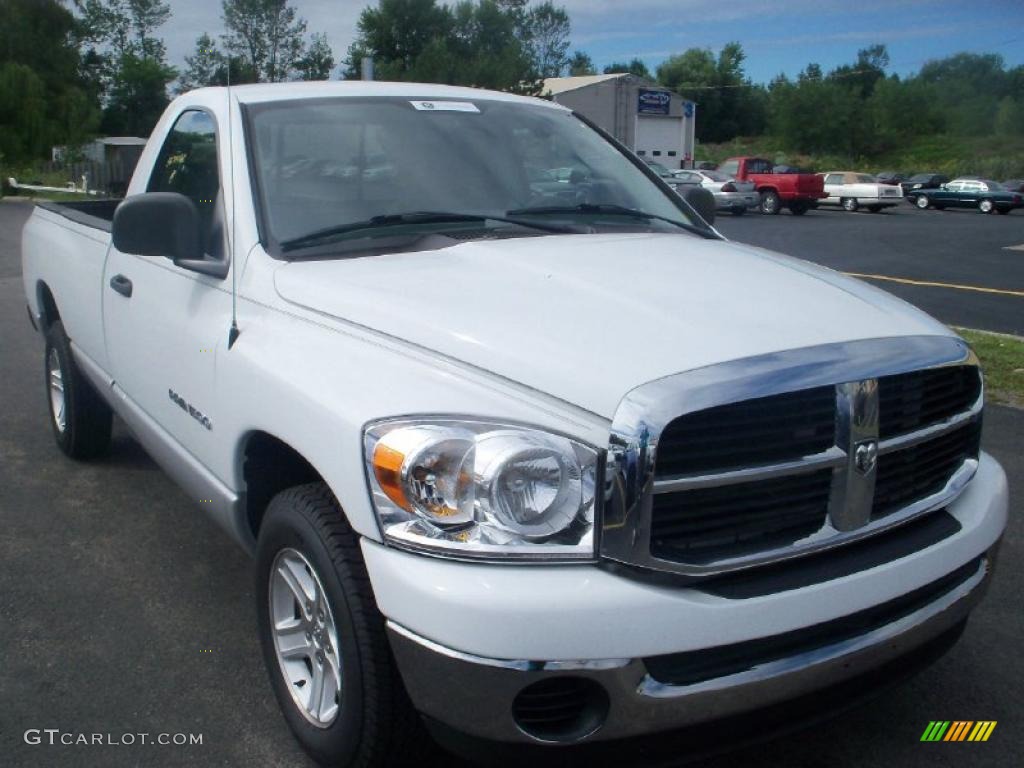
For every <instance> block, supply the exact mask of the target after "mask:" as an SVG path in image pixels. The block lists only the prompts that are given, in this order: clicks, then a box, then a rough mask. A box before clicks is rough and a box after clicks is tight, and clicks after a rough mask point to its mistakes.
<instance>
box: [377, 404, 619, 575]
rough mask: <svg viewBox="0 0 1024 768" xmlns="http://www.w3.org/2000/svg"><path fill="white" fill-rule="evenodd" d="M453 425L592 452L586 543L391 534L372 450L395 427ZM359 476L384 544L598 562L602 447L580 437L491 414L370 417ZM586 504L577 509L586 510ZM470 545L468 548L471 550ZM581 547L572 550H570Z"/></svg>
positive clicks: (430, 551) (443, 555)
mask: <svg viewBox="0 0 1024 768" xmlns="http://www.w3.org/2000/svg"><path fill="white" fill-rule="evenodd" d="M424 426H436V427H442V428H443V427H453V428H463V429H465V428H469V429H476V430H479V432H477V434H480V435H483V434H488V433H489V432H491V431H499V430H513V431H515V430H518V431H522V432H524V433H534V434H540V435H544V436H547V437H552V438H556V439H560V440H566V441H568V442H569V443H570V444H571V445H572V446H573V447H574V450H576V452H577V455H579V453H580V450H581V449H582V451H584V452H587V453H588V454H589V455H590V459H591V461H592V465H591V464H588V466H592V467H593V499H592V500H591V502H590V504H589V510H590V512H589V517H590V521H589V531H587V532H586V537H585V538H586V542H587V543H585V544H584V543H582V542H581V543H580V544H569V545H567V544H558V543H529V544H515V545H481V544H479V543H474V544H473V545H470V546H467V545H466V544H463V543H457V542H451V541H445V540H440V539H438V540H430V541H429V542H427V541H423V542H421V541H416V540H409V539H405V538H398V537H396V536H394V535H392V534H391V533H389V530H388V529H389V528H390V527H392V526H389V525H388V524H387V523H386V521H385V519H384V514H382V509H381V505H382V504H388V503H391V504H393V502H390V500H389V499H388V498H387V495H386V494H384V492H383V491H382V490H381V488H380V487H379V486H378V484H377V480H376V478H375V476H374V470H373V454H374V449H375V448H376V446H377V443H378V442H379V441H380V439H381V438H382V437H383V436H384V435H385V434H387V433H388V432H391V431H393V430H395V429H401V428H407V427H424ZM362 450H363V469H364V472H363V475H364V479H365V482H366V487H367V493H368V494H369V498H370V505H371V507H372V509H373V513H374V518H375V520H376V523H377V528H378V531H379V532H380V537H381V541H382V543H383V544H384V545H385V546H388V547H393V548H395V549H400V550H404V551H407V552H411V553H415V554H419V555H423V556H427V557H435V558H440V559H444V560H457V561H465V562H476V563H490V564H520V565H558V564H589V565H594V564H596V563H597V562H598V561H599V560H600V547H601V542H600V537H601V515H602V508H603V502H604V497H605V491H604V474H605V464H606V458H607V451H606V449H605V448H599V447H597V446H595V445H593V444H591V443H589V442H587V441H585V440H581V439H580V438H578V437H575V436H573V435H570V434H567V433H565V432H561V431H559V430H557V429H550V428H548V427H544V426H538V425H535V424H530V423H527V422H522V421H517V420H514V419H504V418H495V417H491V416H478V415H468V414H450V413H436V414H435V413H425V414H404V415H400V416H393V417H385V418H380V419H374V420H373V421H369V422H367V423H366V424H364V425H363V429H362ZM586 508H587V507H581V510H582V509H586ZM471 547H472V548H471ZM574 547H575V548H578V550H579V551H572V550H573V548H574Z"/></svg>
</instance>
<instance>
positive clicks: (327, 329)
mask: <svg viewBox="0 0 1024 768" xmlns="http://www.w3.org/2000/svg"><path fill="white" fill-rule="evenodd" d="M239 326H240V328H241V329H242V330H241V334H240V336H239V337H238V341H237V342H236V343H235V345H234V347H233V348H232V350H231V351H230V352H229V353H227V355H225V357H224V358H223V363H221V362H220V361H218V375H217V380H218V395H219V400H220V403H219V407H218V412H219V414H220V415H219V428H223V430H224V431H225V432H226V433H227V434H228V435H229V436H230V438H229V439H230V443H231V449H230V450H228V451H225V452H224V454H223V461H222V465H221V466H220V467H218V468H217V470H216V471H217V472H218V474H220V476H221V477H224V478H226V479H227V482H228V483H229V484H230V485H232V486H233V487H234V488H238V489H242V488H243V487H244V479H243V466H242V465H243V461H244V450H245V441H246V438H247V436H248V435H250V434H251V433H252V432H253V431H262V432H267V433H269V434H271V435H274V436H275V437H277V438H278V439H280V440H282V441H284V442H285V443H287V444H288V445H289V446H291V447H292V448H293V449H294V450H295V451H297V452H298V453H299V454H300V455H301V456H302V457H303V458H305V459H306V461H308V462H309V463H310V464H311V465H312V466H313V468H314V469H316V470H317V472H318V473H319V474H320V475H321V477H323V479H324V480H325V482H326V483H327V484H328V485H329V486H330V488H331V490H332V491H333V492H334V494H335V495H336V496H337V498H338V501H339V502H340V504H341V506H342V508H343V509H344V510H345V512H346V515H347V516H348V518H349V522H350V524H351V525H352V527H353V528H354V529H355V530H356V531H357V532H359V533H360V534H362V535H363V536H368V537H370V538H373V539H375V540H378V541H379V540H380V532H379V530H378V527H377V522H376V516H375V515H374V513H373V510H372V506H371V504H370V499H369V493H368V490H367V484H366V477H365V473H364V467H363V448H362V436H363V428H364V426H365V425H366V424H367V422H370V421H374V420H377V419H381V418H387V417H393V416H403V415H410V414H418V413H438V414H441V413H443V414H459V415H462V414H465V415H470V416H477V417H487V418H495V419H510V420H515V421H520V422H526V423H530V424H535V425H537V426H540V427H547V428H550V429H553V430H557V431H559V432H562V433H565V434H569V435H572V436H573V437H575V438H577V439H579V440H582V441H584V442H587V443H590V444H592V445H595V446H597V447H603V446H605V445H606V444H607V439H608V427H609V424H608V422H607V421H606V420H604V419H602V418H600V417H598V416H595V415H593V414H590V413H589V412H586V411H582V410H580V409H578V408H575V407H573V406H571V405H569V404H567V403H564V402H561V401H558V400H555V399H553V398H550V397H548V396H545V395H543V394H541V393H539V392H536V391H534V390H530V389H527V388H525V387H521V386H518V385H515V384H512V383H509V382H506V381H504V380H499V379H497V378H496V377H493V376H491V375H489V374H487V373H486V372H483V371H480V370H479V369H476V368H472V367H469V366H465V365H463V364H461V363H458V362H456V361H453V360H451V359H448V358H445V357H443V356H441V355H438V354H436V353H430V352H427V351H425V350H422V349H420V348H418V347H414V346H412V345H408V344H404V343H402V342H400V341H395V340H392V339H389V338H388V337H383V336H379V335H376V334H374V333H373V332H368V331H365V330H360V329H356V328H353V327H350V326H347V325H346V324H344V323H334V322H333V321H325V319H324V318H322V317H320V316H316V315H313V314H312V313H309V314H307V315H303V314H301V313H299V312H293V311H290V310H289V311H283V310H281V309H275V308H269V307H264V306H260V305H254V304H248V303H243V304H240V306H239Z"/></svg>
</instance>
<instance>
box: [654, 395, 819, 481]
mask: <svg viewBox="0 0 1024 768" xmlns="http://www.w3.org/2000/svg"><path fill="white" fill-rule="evenodd" d="M835 431H836V392H835V387H818V388H816V389H811V390H805V391H803V392H787V393H784V394H781V395H773V396H771V397H759V398H755V399H753V400H745V401H743V402H741V403H730V404H729V405H720V406H718V407H716V408H709V409H707V410H706V411H698V412H697V413H691V414H687V415H686V416H683V417H681V418H678V419H676V420H675V421H673V422H672V423H671V424H669V425H668V427H666V428H665V431H664V432H663V433H662V435H661V440H660V442H659V443H658V467H657V474H658V475H659V476H671V475H674V474H683V473H685V472H700V471H706V470H723V469H735V468H738V467H749V466H752V465H756V464H762V463H768V462H777V461H787V460H793V459H802V458H803V457H804V456H811V455H813V454H815V453H820V452H822V451H825V450H828V448H829V446H831V445H833V444H834V443H835Z"/></svg>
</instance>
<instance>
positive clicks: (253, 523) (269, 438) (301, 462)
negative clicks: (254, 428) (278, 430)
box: [242, 432, 323, 537]
mask: <svg viewBox="0 0 1024 768" xmlns="http://www.w3.org/2000/svg"><path fill="white" fill-rule="evenodd" d="M242 476H243V480H244V481H245V506H246V517H247V519H248V521H249V527H250V528H251V530H252V534H253V536H254V537H257V536H258V535H259V530H260V524H261V523H262V522H263V515H264V513H265V512H266V511H267V505H268V504H270V500H271V499H272V498H274V496H276V495H277V494H278V493H280V492H281V491H283V490H285V489H287V488H291V487H292V486H295V485H303V484H305V483H314V482H322V481H323V478H322V477H321V476H320V474H319V473H318V472H317V471H316V470H315V469H314V468H313V465H312V464H310V463H309V462H308V461H306V459H305V458H304V457H303V456H302V454H300V453H299V452H298V451H296V450H295V449H294V448H292V447H291V446H290V445H288V444H287V443H285V442H284V441H282V440H279V439H278V438H276V437H274V436H273V435H271V434H268V433H266V432H254V433H253V434H252V435H250V436H249V439H248V440H247V441H246V444H245V452H244V454H243V461H242Z"/></svg>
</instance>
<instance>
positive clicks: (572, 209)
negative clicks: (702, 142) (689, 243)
mask: <svg viewBox="0 0 1024 768" xmlns="http://www.w3.org/2000/svg"><path fill="white" fill-rule="evenodd" d="M505 213H506V215H508V216H534V215H541V216H543V215H546V214H566V213H608V214H611V215H613V216H626V217H629V218H631V219H644V220H646V221H651V220H653V219H657V220H658V221H664V222H666V223H668V224H672V225H674V226H676V227H679V228H680V229H685V230H686V231H687V232H693V233H694V234H698V235H701V236H702V237H711V238H713V237H715V235H714V234H713V233H712V231H711V229H710V228H706V227H700V226H697V225H695V224H687V223H686V222H685V221H676V220H675V219H672V218H669V217H668V216H660V215H658V214H656V213H648V212H647V211H641V210H639V209H636V208H627V207H626V206H624V205H615V204H614V203H580V204H579V205H538V206H536V207H534V208H514V209H513V210H511V211H506V212H505Z"/></svg>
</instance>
